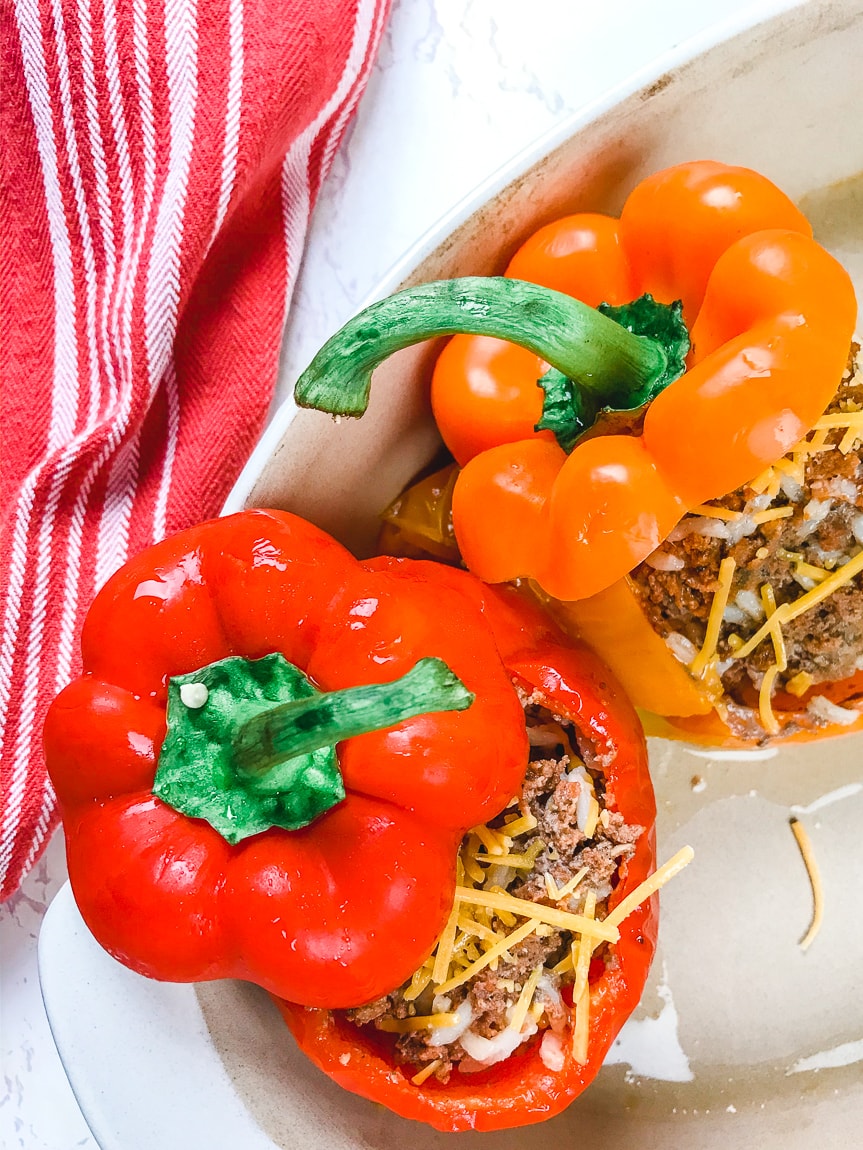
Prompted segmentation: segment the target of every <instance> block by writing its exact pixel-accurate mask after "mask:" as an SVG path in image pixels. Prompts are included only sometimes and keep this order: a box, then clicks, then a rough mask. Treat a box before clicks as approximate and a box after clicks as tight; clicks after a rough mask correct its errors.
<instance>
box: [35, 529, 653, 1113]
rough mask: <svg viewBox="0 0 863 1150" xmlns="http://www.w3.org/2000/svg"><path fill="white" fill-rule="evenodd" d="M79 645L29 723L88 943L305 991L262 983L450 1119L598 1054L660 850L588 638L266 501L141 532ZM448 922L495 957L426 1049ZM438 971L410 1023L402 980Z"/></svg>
mask: <svg viewBox="0 0 863 1150" xmlns="http://www.w3.org/2000/svg"><path fill="white" fill-rule="evenodd" d="M83 654H84V668H85V670H84V673H83V674H82V676H81V677H80V678H79V679H77V680H75V681H74V682H73V683H72V684H70V686H69V687H67V688H66V689H65V690H64V691H63V692H62V694H61V695H60V696H59V697H58V698H57V700H55V702H54V704H53V706H52V708H51V710H50V712H49V715H48V719H47V722H46V728H45V747H46V755H47V759H48V765H49V770H50V773H51V777H52V780H53V782H54V785H55V787H56V790H57V794H58V797H59V800H60V803H61V806H62V810H63V816H64V822H65V827H66V835H67V850H68V858H69V873H70V879H71V882H72V886H73V889H74V892H75V896H76V899H77V901H78V904H79V907H80V909H81V912H82V914H83V916H84V918H85V920H86V922H87V923H88V925H89V927H90V929H91V930H92V932H93V934H94V935H95V937H96V938H97V939H98V940H99V941H100V943H101V944H102V945H103V946H105V948H106V949H107V950H108V951H109V952H110V953H112V954H113V955H114V956H115V957H117V958H118V959H120V960H121V961H122V962H124V963H125V964H126V965H128V966H130V967H131V968H132V969H134V970H137V971H139V972H140V973H143V974H146V975H149V976H151V977H156V978H162V979H168V980H171V981H192V980H206V979H214V978H222V977H235V978H244V979H248V980H250V981H253V982H256V983H258V984H260V985H261V986H263V987H265V988H266V989H267V990H269V991H270V992H272V993H273V994H274V995H277V996H278V997H279V998H280V999H287V1000H289V1001H290V1002H291V1003H294V1004H299V1005H291V1006H289V1005H287V1004H283V1009H284V1011H285V1013H286V1016H287V1017H288V1019H289V1021H290V1023H291V1026H292V1029H294V1031H295V1033H296V1034H297V1037H298V1039H299V1041H300V1044H301V1046H302V1047H303V1048H304V1049H305V1050H306V1052H307V1053H308V1054H309V1056H310V1057H311V1058H312V1059H313V1060H314V1061H315V1062H317V1063H318V1065H320V1066H322V1067H323V1068H324V1069H325V1070H326V1071H327V1072H328V1073H330V1074H331V1076H332V1077H334V1078H336V1079H337V1080H338V1081H340V1082H342V1084H343V1085H345V1086H347V1087H348V1088H349V1089H351V1090H354V1091H356V1092H358V1093H361V1094H364V1095H366V1096H367V1097H370V1098H373V1099H376V1100H378V1101H381V1102H383V1103H384V1104H386V1105H388V1106H389V1107H390V1108H391V1109H393V1110H396V1111H397V1112H399V1113H402V1114H405V1115H407V1116H409V1117H417V1118H421V1119H423V1120H425V1121H428V1122H430V1123H432V1124H434V1125H437V1126H439V1127H440V1128H443V1129H463V1128H468V1127H474V1126H475V1127H477V1128H481V1129H494V1128H501V1127H506V1126H514V1125H519V1124H523V1123H528V1122H532V1121H538V1120H540V1119H542V1118H545V1117H548V1116H550V1115H551V1114H553V1113H556V1112H557V1111H559V1110H560V1109H562V1108H563V1107H564V1106H566V1104H567V1103H568V1102H569V1101H570V1100H571V1099H572V1098H573V1097H574V1096H575V1095H576V1094H578V1093H579V1092H580V1091H581V1089H582V1088H583V1087H584V1086H585V1085H586V1084H587V1082H588V1081H589V1080H590V1079H591V1078H592V1077H593V1075H594V1074H595V1073H596V1071H597V1069H598V1067H599V1065H600V1063H601V1061H602V1058H603V1057H604V1054H605V1052H606V1051H607V1049H608V1047H609V1045H610V1043H611V1041H612V1040H613V1038H614V1036H615V1034H616V1033H617V1031H618V1029H619V1028H620V1026H621V1025H622V1023H623V1021H624V1020H625V1018H626V1016H627V1015H628V1014H629V1012H630V1011H631V1010H632V1008H633V1007H634V1006H635V1004H636V1002H637V1001H638V998H639V996H640V994H641V990H642V987H643V984H644V981H645V978H646V974H647V970H648V967H649V964H650V959H651V956H652V953H653V949H654V942H655V931H656V909H655V905H654V904H653V902H651V901H646V902H645V901H644V900H645V899H646V898H647V896H648V894H649V887H648V888H644V887H642V888H641V890H640V891H639V893H638V895H637V896H636V898H635V899H631V898H630V899H629V900H628V901H627V896H628V895H631V894H632V892H633V891H634V890H635V888H637V887H639V886H640V884H641V883H642V881H643V880H644V879H645V878H646V877H647V876H648V874H649V873H650V872H651V870H652V867H653V861H654V847H653V821H654V803H653V795H652V789H651V786H650V781H649V777H648V774H647V766H646V754H645V748H644V742H643V739H642V736H641V733H640V729H639V727H638V724H637V721H636V718H635V715H634V713H633V712H632V710H631V708H630V707H629V705H628V703H627V702H626V700H625V699H624V698H622V697H621V696H620V695H619V694H618V693H617V691H616V690H615V688H614V687H613V686H612V685H611V683H610V682H609V681H608V678H607V676H606V674H605V672H604V670H603V669H602V668H601V666H600V665H599V664H597V663H596V662H595V661H594V660H593V658H592V657H591V656H589V655H588V654H587V653H586V652H581V651H578V650H576V649H573V648H572V647H567V646H565V645H564V644H563V643H562V642H561V640H560V639H559V638H558V636H557V633H556V632H554V631H553V630H552V629H551V626H550V624H549V623H548V622H547V621H545V620H544V619H543V618H542V616H541V615H539V614H537V613H536V612H535V611H534V610H533V609H532V608H529V607H528V606H527V605H526V604H523V603H522V602H521V600H520V599H518V598H517V597H507V596H505V595H503V594H502V593H497V592H492V591H489V590H488V589H486V588H484V587H483V586H482V585H481V584H480V583H478V582H477V581H476V580H475V579H473V578H472V577H471V576H469V575H467V574H465V573H463V572H458V571H452V570H448V569H446V568H442V567H438V566H437V565H435V564H431V563H415V562H412V561H398V560H377V561H371V562H367V563H359V562H358V561H356V560H355V559H354V558H353V557H352V556H350V555H349V554H348V553H347V552H346V551H345V550H344V549H343V548H342V547H340V546H339V545H338V544H337V543H335V542H334V541H333V540H332V539H330V538H329V537H328V536H326V535H325V534H324V533H323V532H321V531H319V530H318V529H316V528H314V527H312V526H310V525H309V524H307V523H305V522H303V521H302V520H299V519H297V518H296V517H294V516H292V515H288V514H285V513H279V512H250V513H245V514H242V515H238V516H233V517H230V518H227V519H222V520H217V521H214V522H211V523H206V524H204V525H202V526H200V527H197V528H194V529H192V530H190V531H187V532H184V533H182V534H180V535H177V536H174V537H173V538H171V539H168V540H166V541H165V542H163V543H161V544H159V545H158V546H156V547H154V548H152V549H150V550H149V551H148V552H145V553H144V554H142V555H140V556H138V557H137V558H136V559H134V560H133V561H132V562H130V563H129V564H128V565H127V566H126V567H125V568H123V570H122V571H120V572H119V573H118V574H117V575H116V576H114V578H113V579H112V580H110V581H109V583H108V584H107V585H106V587H105V588H104V589H103V590H102V592H101V593H100V594H99V596H98V597H97V599H96V601H95V602H94V604H93V606H92V608H91V610H90V613H89V615H88V618H87V622H86V624H85V629H84V634H83ZM513 683H515V684H516V689H514V687H513ZM526 718H527V722H526ZM166 720H167V722H166ZM528 728H530V731H528ZM166 730H167V734H166ZM537 732H539V733H537ZM528 734H529V735H530V743H529V739H528ZM537 740H538V742H537ZM531 746H532V748H533V749H532V750H531V749H530V747H531ZM538 746H539V748H540V750H539V751H537V747H538ZM336 747H338V751H336ZM514 796H518V797H519V802H517V803H516V804H515V805H512V800H513V798H514ZM507 804H510V806H507ZM546 808H548V809H546ZM532 812H533V813H532ZM470 828H474V829H473V830H472V831H471V832H470V833H469V834H467V836H465V832H466V831H469V829H470ZM532 832H533V833H532ZM540 832H541V833H542V834H544V835H545V839H544V840H543V839H542V838H540V837H539V835H540ZM555 836H556V837H555ZM555 843H557V848H558V849H555ZM524 844H527V848H526V849H524V850H521V849H520V848H521V847H522V846H523V845H524ZM591 852H592V853H591ZM493 868H495V869H494V873H493V874H492V869H493ZM490 876H491V878H493V879H494V880H495V881H494V882H491V881H490ZM555 876H556V877H555ZM570 888H571V889H570ZM637 903H640V904H641V905H637V906H636V905H634V904H637ZM630 910H631V913H629V914H628V915H627V912H628V911H630ZM625 915H626V917H625V921H624V916H625ZM465 924H467V926H466V929H465ZM471 924H473V925H472V926H471ZM466 931H467V934H466ZM471 931H474V932H475V933H470V932H471ZM516 932H517V935H516ZM463 935H465V937H466V938H467V945H466V943H465V939H463V938H462V936H463ZM498 936H500V941H501V942H502V941H503V939H504V938H507V939H508V941H507V942H506V943H504V945H503V946H502V947H499V948H498V949H499V950H500V951H501V954H500V957H499V958H497V959H495V958H491V959H486V961H485V962H484V963H483V962H482V961H481V960H482V959H483V956H484V955H488V953H489V952H490V950H491V949H492V948H493V947H494V946H497V945H498V941H499V940H498ZM457 943H458V946H459V947H460V948H461V952H464V955H465V956H466V961H467V963H468V967H471V966H473V967H476V966H477V961H478V960H479V972H480V974H481V972H482V971H483V970H485V971H486V974H488V972H489V971H490V970H492V969H493V967H495V966H497V968H498V978H499V979H500V978H502V977H503V972H505V970H506V968H507V963H509V962H510V960H512V963H511V965H512V971H511V973H512V974H513V978H512V979H510V980H509V982H508V983H507V995H508V997H507V998H504V999H498V1000H497V1001H496V1002H494V1003H491V1004H489V1009H488V1010H487V1011H486V1012H485V1014H484V1015H481V1016H480V1015H478V1014H477V1012H476V1011H474V1010H473V1007H471V1008H470V1009H471V1011H472V1019H473V1018H474V1017H475V1016H476V1017H477V1018H478V1019H479V1021H481V1022H482V1023H483V1027H484V1033H479V1032H478V1030H477V1026H478V1022H475V1023H474V1025H473V1026H472V1027H471V1026H469V1027H468V1028H467V1029H470V1030H471V1032H472V1034H473V1037H472V1038H471V1037H470V1036H469V1035H468V1034H467V1032H465V1033H464V1034H463V1035H462V1039H461V1042H462V1044H463V1046H471V1047H472V1049H473V1051H474V1055H477V1054H479V1055H481V1057H475V1056H474V1057H470V1056H469V1055H468V1054H466V1053H465V1049H463V1046H459V1047H458V1050H456V1044H455V1043H451V1044H450V1046H449V1048H448V1050H447V1054H448V1058H447V1060H446V1061H447V1063H448V1072H447V1070H443V1071H442V1066H443V1062H442V1061H441V1060H440V1059H438V1060H437V1062H438V1065H437V1066H435V1065H434V1063H435V1061H436V1060H435V1059H433V1058H430V1057H429V1056H428V1055H429V1050H430V1047H429V1045H428V1043H427V1042H426V1043H425V1045H424V1046H423V1040H424V1039H426V1038H428V1037H429V1035H430V1034H431V1033H432V1032H431V1030H430V1027H431V1026H434V1025H437V1028H438V1030H437V1037H438V1038H440V1037H441V1035H442V1034H443V1036H444V1037H445V1034H444V1031H445V1026H446V1024H448V1025H449V1026H450V1028H452V1026H453V1025H454V1020H455V1016H456V1015H458V1016H459V1017H458V1021H463V1019H464V1016H465V1014H466V1012H467V1009H468V1008H467V1007H465V1006H464V1003H466V1002H470V997H469V994H470V990H471V987H472V986H475V985H476V978H477V976H474V977H473V979H471V978H470V977H468V978H465V977H462V976H463V975H464V970H465V967H464V961H463V960H462V959H459V958H458V954H457V953H456V950H457V947H456V944H457ZM516 944H517V945H516ZM504 951H505V952H506V953H503V952H504ZM474 955H476V956H477V958H476V959H475V958H474V957H473V956H474ZM430 956H431V957H430ZM552 959H553V960H554V967H555V969H554V970H552V969H551V965H550V964H551V962H552ZM528 967H529V971H528ZM423 979H424V980H425V985H423V986H422V987H421V986H420V984H421V983H422V982H423ZM452 983H457V985H456V986H451V987H449V1001H444V1002H440V1001H438V1002H435V1003H434V1004H433V1006H432V1007H431V1008H430V1010H431V1022H430V1026H429V1028H428V1033H425V1032H424V1029H423V1015H422V1009H421V1008H422V1003H423V1002H424V1001H426V1000H428V999H429V997H430V995H431V993H432V991H434V990H435V989H437V991H438V993H437V994H436V995H434V997H435V998H440V997H441V994H440V992H441V991H447V989H448V986H449V984H452ZM429 984H431V985H429ZM467 984H470V986H469V985H467ZM510 984H511V989H509V987H510ZM398 987H401V988H402V990H401V991H394V988H398ZM411 988H414V989H415V990H416V993H415V994H414V995H413V997H412V998H411V997H410V990H411ZM567 988H569V989H567ZM573 993H575V996H576V1006H575V1009H574V1011H573V1007H572V1005H571V1003H572V995H573ZM381 1001H383V1002H385V1003H386V1004H388V1005H387V1006H385V1007H384V1008H379V1007H378V1006H377V1005H373V1006H372V1008H371V1009H372V1013H373V1014H374V1015H375V1016H374V1018H373V1019H372V1020H371V1022H370V1024H369V1023H365V1024H364V1017H365V1016H364V1014H363V1012H364V1011H365V1012H366V1014H367V1013H368V1011H369V1004H377V1003H380V1002H381ZM579 1003H580V1004H581V1005H580V1007H579ZM443 1007H447V1008H448V1009H443ZM375 1011H377V1013H376V1014H375ZM388 1011H389V1012H388ZM514 1012H515V1021H513V1015H514ZM417 1018H419V1022H415V1021H414V1020H415V1019H417ZM579 1020H580V1021H579ZM455 1024H456V1025H457V1022H456V1023H455ZM442 1027H443V1030H442ZM588 1027H589V1033H588ZM496 1029H497V1030H498V1031H500V1032H505V1033H504V1037H503V1039H500V1040H498V1041H497V1043H496V1045H495V1040H494V1039H495V1030H496ZM548 1035H551V1036H552V1038H549V1037H547V1036H548ZM405 1036H407V1039H406V1038H405ZM483 1043H487V1044H489V1049H491V1051H492V1053H491V1054H489V1055H488V1057H486V1048H485V1047H484V1046H483ZM411 1044H412V1046H411ZM507 1044H508V1045H509V1046H512V1048H513V1049H512V1050H511V1051H509V1054H511V1055H512V1056H511V1057H509V1056H505V1057H500V1050H501V1048H502V1046H506V1045H507ZM345 1055H349V1056H350V1057H348V1058H345ZM460 1060H461V1061H460ZM468 1063H469V1064H470V1065H469V1069H470V1071H471V1073H463V1072H462V1070H463V1069H465V1068H467V1066H468ZM429 1066H430V1067H431V1069H430V1070H429V1069H428V1068H429ZM423 1068H425V1071H424V1070H423ZM447 1079H448V1081H447Z"/></svg>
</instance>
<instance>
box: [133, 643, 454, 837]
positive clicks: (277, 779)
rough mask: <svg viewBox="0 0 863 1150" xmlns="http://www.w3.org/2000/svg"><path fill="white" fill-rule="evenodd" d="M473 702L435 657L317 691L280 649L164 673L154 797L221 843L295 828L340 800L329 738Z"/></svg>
mask: <svg viewBox="0 0 863 1150" xmlns="http://www.w3.org/2000/svg"><path fill="white" fill-rule="evenodd" d="M473 700H474V696H473V695H472V694H471V692H470V691H468V690H467V688H466V687H465V686H464V684H463V683H462V682H461V680H460V679H459V678H458V677H457V676H456V675H454V674H453V672H452V671H450V669H449V667H447V665H446V663H444V662H442V661H441V660H440V659H421V660H420V661H419V662H418V663H416V664H415V666H414V667H413V669H412V670H410V671H408V673H407V674H406V675H403V676H402V677H401V678H400V679H396V680H395V681H394V682H391V683H375V684H372V685H371V686H363V687H351V688H348V689H347V690H344V691H330V692H326V693H322V692H321V691H318V690H317V689H316V687H315V686H314V685H313V684H312V683H311V682H310V681H309V679H308V678H307V677H306V676H305V675H304V674H303V672H302V671H301V670H300V669H299V668H298V667H295V666H294V665H293V664H292V663H289V662H288V661H287V659H285V657H284V656H283V655H280V654H273V655H265V656H264V657H263V658H262V659H244V658H242V657H241V656H238V655H232V656H230V657H229V658H227V659H220V660H219V661H218V662H216V663H210V664H208V666H206V667H201V668H200V670H198V671H192V672H190V673H189V674H186V675H175V676H173V677H172V678H171V680H170V682H169V684H168V714H167V720H168V730H167V735H166V737H165V741H164V743H163V744H162V749H161V751H160V753H159V763H158V767H157V770H156V778H155V781H154V783H153V794H154V795H156V796H157V797H158V798H159V799H161V800H162V802H164V803H167V804H168V806H171V807H173V808H174V810H176V811H180V812H181V813H182V814H185V815H188V816H189V817H190V818H196V819H205V820H206V821H207V822H208V823H209V824H210V826H211V827H213V829H214V830H216V831H218V832H219V834H220V835H221V836H222V837H223V838H224V839H226V840H227V841H228V842H229V843H238V842H242V841H243V839H246V838H249V837H250V836H251V835H256V834H260V833H261V832H262V831H266V830H269V829H270V828H271V827H282V828H284V829H285V830H299V829H300V828H301V827H305V826H308V825H309V823H311V822H313V821H314V820H315V819H316V818H319V817H320V816H321V815H322V814H324V812H325V811H328V810H329V809H330V808H331V807H333V806H335V805H336V804H337V803H340V802H341V801H342V799H344V797H345V788H344V783H343V781H342V776H341V771H340V769H339V763H338V758H337V756H336V750H335V748H336V744H337V743H339V742H341V741H342V740H343V739H348V738H351V737H353V736H354V735H362V734H366V733H367V732H368V731H378V730H382V729H384V728H386V727H391V726H394V725H395V724H396V723H400V722H402V721H403V720H404V719H408V718H411V717H412V716H413V715H420V714H425V713H428V712H433V711H463V710H464V709H465V708H466V707H469V706H470V705H471V703H472V702H473Z"/></svg>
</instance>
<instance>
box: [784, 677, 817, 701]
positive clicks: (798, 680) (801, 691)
mask: <svg viewBox="0 0 863 1150" xmlns="http://www.w3.org/2000/svg"><path fill="white" fill-rule="evenodd" d="M814 682H815V680H814V679H813V678H812V676H811V675H810V674H809V672H808V671H798V672H797V674H796V675H794V676H793V677H792V678H791V679H789V680H788V682H787V683H786V684H785V690H786V691H789V692H790V693H791V694H792V695H796V696H797V698H798V699H799V698H800V697H801V696H802V695H805V694H806V692H807V691H808V690H809V688H810V687H811V686H812V684H813V683H814Z"/></svg>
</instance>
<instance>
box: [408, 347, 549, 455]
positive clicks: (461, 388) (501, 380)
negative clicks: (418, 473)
mask: <svg viewBox="0 0 863 1150" xmlns="http://www.w3.org/2000/svg"><path fill="white" fill-rule="evenodd" d="M547 370H548V364H547V363H544V362H543V360H541V359H540V357H539V356H538V355H534V353H533V352H531V351H528V350H527V349H526V348H523V347H519V346H518V345H517V344H514V343H508V342H507V340H505V339H495V338H494V337H493V336H488V335H455V336H453V337H452V339H451V340H450V341H449V342H448V343H447V345H446V347H444V349H443V351H442V352H441V354H440V356H439V358H438V361H437V364H436V366H435V372H434V379H433V382H432V392H431V402H432V411H433V413H434V416H435V419H436V420H437V422H438V423H440V420H441V419H442V418H445V415H444V413H445V412H447V411H448V410H449V409H450V408H451V407H452V405H453V404H457V405H458V406H459V408H460V410H461V411H462V419H461V420H460V421H459V422H458V424H457V425H454V426H453V427H452V428H451V432H450V435H449V437H448V441H447V446H448V447H449V449H450V451H451V452H452V453H453V457H454V458H455V459H456V460H457V462H458V463H460V464H465V463H467V461H468V460H469V459H473V457H474V456H475V455H479V454H480V453H481V452H483V451H487V450H488V449H489V448H491V447H496V446H497V445H498V444H501V443H517V442H518V441H519V440H522V439H542V440H545V441H546V442H549V443H554V442H555V439H554V433H553V432H551V431H538V432H535V431H534V426H535V424H537V423H538V422H539V420H540V417H541V415H542V390H541V389H540V388H538V387H532V388H526V387H525V386H524V381H525V379H534V380H537V379H539V378H540V376H542V375H545V373H546V371H547ZM450 387H454V388H455V394H454V395H453V394H451V393H450V390H449V389H450Z"/></svg>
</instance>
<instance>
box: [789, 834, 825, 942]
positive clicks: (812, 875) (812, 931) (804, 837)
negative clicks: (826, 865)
mask: <svg viewBox="0 0 863 1150" xmlns="http://www.w3.org/2000/svg"><path fill="white" fill-rule="evenodd" d="M791 833H792V834H793V835H794V838H795V839H796V840H797V846H798V847H799V848H800V854H801V856H802V858H803V865H804V866H805V867H806V873H807V875H808V876H809V884H810V886H811V887H812V903H813V906H812V921H811V923H810V924H809V929H808V930H807V931H806V934H804V936H803V938H801V940H800V949H801V950H808V949H809V947H810V946H811V945H812V943H813V942H814V940H815V936H816V935H817V934H818V931H819V930H820V929H821V922H822V919H823V917H824V888H823V886H822V885H821V873H820V871H819V870H818V864H817V863H816V861H815V853H814V851H813V850H812V842H811V840H810V838H809V835H808V834H807V833H806V828H805V827H804V826H803V824H802V823H801V822H800V821H799V819H791Z"/></svg>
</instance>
